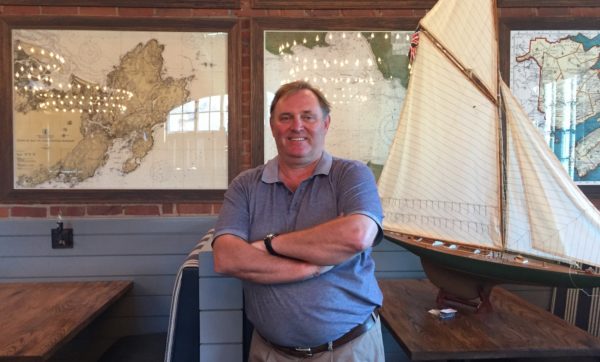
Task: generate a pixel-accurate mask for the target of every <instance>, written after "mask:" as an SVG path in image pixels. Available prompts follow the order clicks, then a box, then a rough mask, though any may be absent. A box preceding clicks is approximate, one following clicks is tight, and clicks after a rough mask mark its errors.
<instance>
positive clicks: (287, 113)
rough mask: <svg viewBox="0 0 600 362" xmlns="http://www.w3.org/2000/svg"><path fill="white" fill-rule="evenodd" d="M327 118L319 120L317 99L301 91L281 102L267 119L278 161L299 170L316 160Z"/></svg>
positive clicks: (310, 93) (320, 153)
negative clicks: (269, 122) (300, 167)
mask: <svg viewBox="0 0 600 362" xmlns="http://www.w3.org/2000/svg"><path fill="white" fill-rule="evenodd" d="M329 122H330V117H329V116H327V117H325V119H323V111H322V110H321V107H320V106H319V101H318V99H317V97H316V96H315V95H314V94H313V93H312V92H311V91H310V90H308V89H302V90H300V91H298V92H296V93H292V94H290V95H287V96H285V97H283V98H281V99H280V100H279V101H278V102H277V104H276V105H275V109H274V111H273V114H272V115H271V133H272V134H273V138H274V139H275V143H276V144H277V152H278V154H279V157H280V160H281V161H283V162H285V163H286V164H287V165H289V166H302V165H307V164H310V163H311V162H314V161H316V160H318V159H319V158H320V157H321V155H322V153H323V149H324V148H325V135H326V134H327V130H328V129H329Z"/></svg>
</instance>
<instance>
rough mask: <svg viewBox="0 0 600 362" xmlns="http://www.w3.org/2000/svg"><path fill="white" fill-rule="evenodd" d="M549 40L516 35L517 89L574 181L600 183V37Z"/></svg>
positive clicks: (555, 34)
mask: <svg viewBox="0 0 600 362" xmlns="http://www.w3.org/2000/svg"><path fill="white" fill-rule="evenodd" d="M543 34H544V35H543V36H541V35H539V32H536V31H513V32H512V33H511V44H512V47H511V89H512V91H513V93H514V94H515V95H516V96H517V98H518V99H519V100H520V101H521V103H522V104H523V107H524V109H525V111H526V112H527V113H528V114H529V116H530V118H531V119H532V120H533V121H534V122H535V124H536V125H537V126H538V128H539V129H540V130H541V132H542V133H543V134H544V136H545V138H546V140H547V142H548V144H549V146H550V148H552V150H553V151H554V153H555V154H556V156H557V157H558V159H559V160H560V161H561V163H562V164H563V165H564V166H565V168H566V169H567V171H568V172H569V174H570V175H571V177H572V178H573V179H574V181H576V182H579V183H581V184H586V183H587V184H593V183H599V182H600V34H599V33H598V32H593V31H581V32H579V31H545V32H543ZM532 85H534V88H533V89H532V88H531V86H532Z"/></svg>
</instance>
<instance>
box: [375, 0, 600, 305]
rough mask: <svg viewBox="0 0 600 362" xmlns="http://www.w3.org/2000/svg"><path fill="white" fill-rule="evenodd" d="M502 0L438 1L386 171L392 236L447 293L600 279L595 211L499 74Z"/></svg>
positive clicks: (383, 185) (425, 28)
mask: <svg viewBox="0 0 600 362" xmlns="http://www.w3.org/2000/svg"><path fill="white" fill-rule="evenodd" d="M495 19H496V4H495V1H492V0H489V1H483V0H439V1H438V2H437V4H436V5H435V6H434V7H433V8H432V9H431V11H429V12H428V13H427V15H426V16H425V17H424V18H423V19H422V20H421V22H420V24H419V28H420V31H419V37H418V38H419V44H418V48H417V50H416V57H415V60H414V62H413V64H412V69H411V78H410V83H409V87H408V91H407V95H406V98H405V101H404V108H403V110H402V113H401V116H400V122H399V126H398V130H397V133H396V138H395V140H394V143H393V145H392V147H391V149H390V153H389V156H388V160H387V162H386V164H385V166H384V168H383V171H382V174H381V177H380V179H379V192H380V197H381V200H382V204H383V207H384V215H385V218H384V224H383V226H384V230H385V232H386V236H387V237H388V238H389V239H391V240H393V241H394V242H396V243H398V244H400V245H402V246H404V247H405V248H407V249H408V250H410V251H411V252H413V253H415V254H417V255H419V256H420V257H421V260H422V263H423V268H424V270H425V272H426V274H427V276H428V277H429V279H430V280H431V281H432V282H433V283H434V284H437V285H438V286H439V287H440V289H441V291H442V292H444V293H445V294H446V295H449V296H455V297H458V298H461V299H474V298H477V297H480V298H482V300H483V299H485V298H486V296H487V295H489V292H490V290H491V288H492V287H493V286H494V285H495V284H499V283H526V284H542V285H549V286H568V287H577V288H581V287H590V286H600V275H599V274H597V273H596V272H595V271H593V268H588V266H594V267H598V266H600V213H599V212H598V210H597V209H596V208H595V207H594V206H593V204H592V203H591V202H590V201H589V200H588V199H587V198H586V196H585V195H584V194H583V193H582V192H581V191H580V190H579V188H578V187H577V186H576V185H575V184H574V183H573V182H572V181H571V179H570V177H569V175H568V174H567V172H566V171H565V170H564V169H563V166H562V165H561V164H560V163H559V162H558V160H557V159H556V157H555V156H554V154H553V153H552V151H551V150H550V149H549V148H548V147H547V145H546V144H545V141H544V140H543V138H542V136H541V134H540V133H539V132H538V130H537V129H536V128H535V126H534V125H533V124H532V122H531V121H530V120H529V119H528V118H527V115H526V114H525V113H524V111H523V110H522V109H521V107H520V105H519V103H518V101H517V100H516V99H515V98H514V96H513V95H512V93H511V91H510V89H509V88H508V87H507V86H506V84H505V83H504V82H503V81H502V80H501V79H500V77H499V74H498V45H497V44H498V39H497V31H496V29H497V25H496V21H495Z"/></svg>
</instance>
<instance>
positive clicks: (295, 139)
mask: <svg viewBox="0 0 600 362" xmlns="http://www.w3.org/2000/svg"><path fill="white" fill-rule="evenodd" d="M289 140H290V141H306V137H291V138H289Z"/></svg>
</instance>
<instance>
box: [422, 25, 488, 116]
mask: <svg viewBox="0 0 600 362" xmlns="http://www.w3.org/2000/svg"><path fill="white" fill-rule="evenodd" d="M419 26H420V27H421V30H420V31H421V32H422V33H423V34H425V36H427V37H428V38H429V39H430V40H431V41H432V42H433V44H434V45H435V46H436V47H437V48H438V49H439V50H440V51H441V52H442V53H443V54H444V55H446V57H448V59H449V60H450V61H451V62H452V64H454V65H455V66H456V68H458V70H460V71H461V73H463V74H464V75H465V77H467V79H469V80H470V81H471V83H473V85H474V86H475V87H476V88H477V89H479V91H480V92H481V93H483V95H484V96H485V97H487V98H488V99H489V100H490V101H491V102H492V103H493V104H494V105H496V106H498V100H497V99H496V96H495V95H494V94H492V92H490V90H489V89H488V88H487V87H486V86H485V84H484V83H483V82H482V81H481V79H479V77H478V76H477V75H476V74H475V73H473V71H472V70H470V69H468V68H467V67H465V66H464V65H463V64H462V63H461V62H460V61H459V60H458V59H457V58H456V57H455V56H454V54H452V53H451V52H450V51H449V50H448V49H446V48H445V47H444V45H443V44H442V43H441V42H440V41H438V40H437V39H436V38H435V36H433V34H432V33H430V32H429V30H427V28H425V27H424V26H423V24H419Z"/></svg>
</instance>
